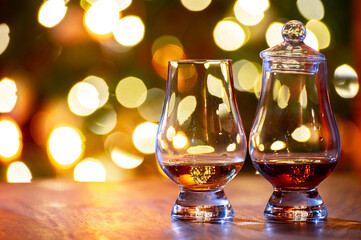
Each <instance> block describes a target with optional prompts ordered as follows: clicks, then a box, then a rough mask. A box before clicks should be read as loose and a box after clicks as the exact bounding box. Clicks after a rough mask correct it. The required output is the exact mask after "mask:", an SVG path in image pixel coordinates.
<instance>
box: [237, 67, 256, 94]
mask: <svg viewBox="0 0 361 240" xmlns="http://www.w3.org/2000/svg"><path fill="white" fill-rule="evenodd" d="M233 75H234V87H235V88H236V89H237V90H239V91H248V92H254V91H255V89H254V87H255V86H256V84H257V83H258V82H259V81H261V74H260V72H259V71H258V69H257V67H256V65H255V64H254V63H252V62H250V61H247V60H240V61H237V62H235V63H234V64H233Z"/></svg>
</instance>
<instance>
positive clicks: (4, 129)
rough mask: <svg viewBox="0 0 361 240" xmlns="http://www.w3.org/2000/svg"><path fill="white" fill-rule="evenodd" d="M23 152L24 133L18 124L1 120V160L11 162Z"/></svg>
mask: <svg viewBox="0 0 361 240" xmlns="http://www.w3.org/2000/svg"><path fill="white" fill-rule="evenodd" d="M21 151H22V133H21V131H20V128H19V126H18V124H17V123H16V122H15V121H14V120H12V119H7V118H2V119H1V120H0V160H1V161H5V162H7V161H11V160H13V159H16V158H17V157H19V156H20V154H21Z"/></svg>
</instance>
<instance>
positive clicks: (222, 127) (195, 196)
mask: <svg viewBox="0 0 361 240" xmlns="http://www.w3.org/2000/svg"><path fill="white" fill-rule="evenodd" d="M246 151H247V142H246V137H245V134H244V130H243V127H242V122H241V119H240V116H239V113H238V109H237V104H236V99H235V95H234V87H233V76H232V62H231V60H228V59H225V60H179V61H170V62H169V65H168V79H167V89H166V97H165V100H164V107H163V113H162V116H161V119H160V123H159V128H158V133H157V140H156V155H157V159H158V163H159V165H160V167H161V168H162V170H163V171H164V172H165V174H166V175H167V176H168V177H169V178H170V179H171V180H173V181H174V182H175V183H177V184H178V185H179V187H180V193H179V196H178V199H177V200H176V203H175V205H174V207H173V211H172V213H171V216H172V218H173V219H177V220H186V221H199V222H225V221H229V220H232V219H233V215H234V212H233V209H232V206H231V204H230V202H229V200H228V198H227V197H226V195H225V194H224V191H223V188H224V186H225V185H226V184H227V182H229V181H230V180H231V179H232V178H234V177H235V176H236V174H237V173H238V172H239V171H240V169H241V168H242V165H243V162H244V159H245V156H246Z"/></svg>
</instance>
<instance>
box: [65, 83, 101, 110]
mask: <svg viewBox="0 0 361 240" xmlns="http://www.w3.org/2000/svg"><path fill="white" fill-rule="evenodd" d="M99 105H100V100H99V92H98V91H97V89H96V88H95V87H94V85H92V84H90V83H86V82H78V83H76V84H75V85H74V86H73V87H72V89H71V90H70V92H69V95H68V106H69V109H70V111H72V112H73V113H74V114H76V115H79V116H88V115H90V114H92V113H93V112H94V111H95V110H96V109H97V108H98V107H99Z"/></svg>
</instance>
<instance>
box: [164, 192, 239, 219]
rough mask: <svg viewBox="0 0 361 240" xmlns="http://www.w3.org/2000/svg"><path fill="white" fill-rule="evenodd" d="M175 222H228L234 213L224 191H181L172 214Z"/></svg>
mask: <svg viewBox="0 0 361 240" xmlns="http://www.w3.org/2000/svg"><path fill="white" fill-rule="evenodd" d="M171 216H172V218H173V219H175V220H184V221H191V222H218V223H222V222H228V221H232V220H233V217H234V212H233V209H232V206H231V204H230V202H229V200H228V198H227V197H226V195H225V194H224V191H223V189H222V190H217V191H190V190H186V189H181V191H180V193H179V196H178V199H177V201H176V203H175V205H174V207H173V211H172V214H171Z"/></svg>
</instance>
